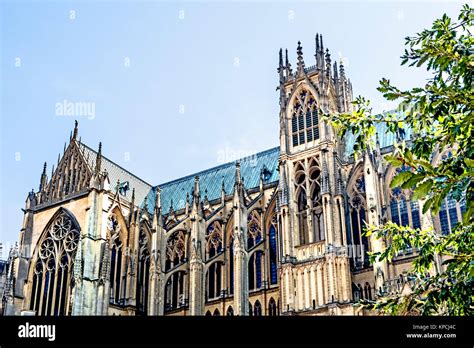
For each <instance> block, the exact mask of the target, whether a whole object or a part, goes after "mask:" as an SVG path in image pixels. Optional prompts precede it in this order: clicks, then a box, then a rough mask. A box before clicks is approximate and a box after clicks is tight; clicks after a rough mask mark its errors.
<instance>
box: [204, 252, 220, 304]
mask: <svg viewBox="0 0 474 348" xmlns="http://www.w3.org/2000/svg"><path fill="white" fill-rule="evenodd" d="M222 267H223V263H222V262H220V261H217V262H214V263H213V264H211V265H210V266H209V268H208V270H207V273H206V290H207V291H206V294H207V300H213V299H216V298H219V297H220V296H221V290H222Z"/></svg>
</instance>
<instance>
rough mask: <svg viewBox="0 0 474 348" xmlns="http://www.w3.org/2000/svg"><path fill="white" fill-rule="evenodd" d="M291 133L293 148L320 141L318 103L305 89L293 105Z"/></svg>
mask: <svg viewBox="0 0 474 348" xmlns="http://www.w3.org/2000/svg"><path fill="white" fill-rule="evenodd" d="M291 132H292V143H293V146H298V145H301V144H304V143H308V142H311V141H313V140H317V139H319V120H318V109H317V103H316V100H315V99H314V97H313V95H312V94H311V93H310V92H309V91H307V90H305V89H303V90H301V91H300V92H299V94H298V95H297V96H296V99H295V102H294V104H293V114H292V117H291Z"/></svg>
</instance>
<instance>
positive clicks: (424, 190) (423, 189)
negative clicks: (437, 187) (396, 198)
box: [412, 179, 433, 200]
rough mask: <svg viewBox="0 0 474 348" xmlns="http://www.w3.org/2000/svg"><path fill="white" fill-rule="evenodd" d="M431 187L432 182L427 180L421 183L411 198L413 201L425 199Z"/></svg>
mask: <svg viewBox="0 0 474 348" xmlns="http://www.w3.org/2000/svg"><path fill="white" fill-rule="evenodd" d="M432 187H433V180H431V179H428V180H426V181H424V182H422V183H421V184H419V185H418V186H417V187H416V189H415V191H413V196H412V198H413V199H415V200H416V199H422V198H425V197H426V196H427V194H428V192H430V190H431V188H432Z"/></svg>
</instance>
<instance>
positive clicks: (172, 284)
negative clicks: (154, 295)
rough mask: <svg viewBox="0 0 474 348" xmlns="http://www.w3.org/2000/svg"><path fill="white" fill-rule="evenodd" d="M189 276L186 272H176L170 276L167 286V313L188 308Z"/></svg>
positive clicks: (165, 303)
mask: <svg viewBox="0 0 474 348" xmlns="http://www.w3.org/2000/svg"><path fill="white" fill-rule="evenodd" d="M187 287H188V274H187V272H186V271H175V272H173V273H172V274H170V275H169V277H168V280H167V282H166V285H165V301H164V305H165V308H164V309H165V312H167V311H171V310H174V309H177V308H181V307H184V306H186V304H187V301H188V299H187V298H186V289H187Z"/></svg>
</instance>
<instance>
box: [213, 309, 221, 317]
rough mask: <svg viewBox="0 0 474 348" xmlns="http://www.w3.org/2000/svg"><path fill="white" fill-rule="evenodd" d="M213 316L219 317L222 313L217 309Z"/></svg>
mask: <svg viewBox="0 0 474 348" xmlns="http://www.w3.org/2000/svg"><path fill="white" fill-rule="evenodd" d="M212 315H213V316H214V317H218V316H220V315H221V313H220V312H219V310H218V309H217V308H216V309H215V310H214V314H212Z"/></svg>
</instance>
